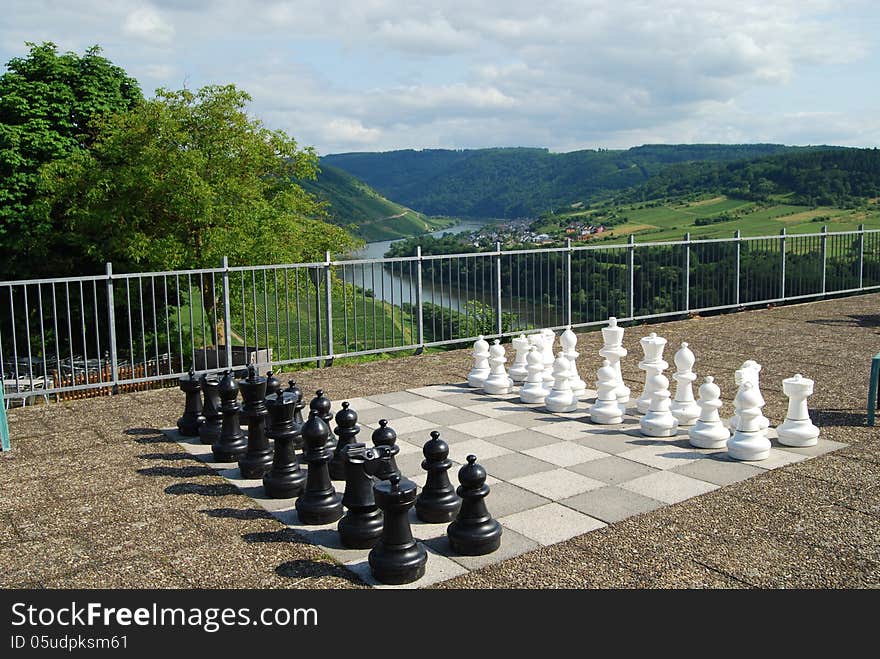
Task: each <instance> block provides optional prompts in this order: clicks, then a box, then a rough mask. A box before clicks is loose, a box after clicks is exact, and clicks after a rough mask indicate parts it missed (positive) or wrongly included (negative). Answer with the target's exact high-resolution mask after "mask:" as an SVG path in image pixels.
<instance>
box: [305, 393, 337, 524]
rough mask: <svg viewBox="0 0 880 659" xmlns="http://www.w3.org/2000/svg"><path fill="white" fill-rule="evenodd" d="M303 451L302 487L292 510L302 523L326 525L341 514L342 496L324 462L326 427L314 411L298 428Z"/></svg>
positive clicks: (326, 439)
mask: <svg viewBox="0 0 880 659" xmlns="http://www.w3.org/2000/svg"><path fill="white" fill-rule="evenodd" d="M302 437H303V443H304V445H305V453H304V455H303V458H304V459H305V461H306V462H307V463H308V465H309V471H308V478H307V479H306V489H305V491H304V492H303V493H302V494H301V495H300V497H299V499H297V500H296V512H297V513H298V515H299V521H300V522H301V523H303V524H329V523H330V522H335V521H337V520H338V519H339V518H340V517H342V512H343V511H342V496H341V495H339V494H338V493H337V492H336V490H335V489H334V488H333V483H332V482H331V481H330V472H329V470H328V469H327V463H328V462H329V461H330V455H331V453H330V449H329V448H328V447H327V441H328V438H329V437H330V426H328V425H327V424H326V423H325V422H324V420H323V419H322V418H321V417H320V416H318V412H317V411H316V410H311V411H310V412H309V420H308V421H306V422H305V423H304V424H303V427H302Z"/></svg>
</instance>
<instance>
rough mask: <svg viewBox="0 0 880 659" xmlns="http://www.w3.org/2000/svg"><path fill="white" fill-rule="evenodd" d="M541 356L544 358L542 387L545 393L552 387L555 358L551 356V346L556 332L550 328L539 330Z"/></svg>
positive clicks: (554, 340) (554, 341)
mask: <svg viewBox="0 0 880 659" xmlns="http://www.w3.org/2000/svg"><path fill="white" fill-rule="evenodd" d="M541 340H542V342H541V357H542V358H543V359H544V388H545V389H546V390H547V393H549V392H550V390H551V389H552V388H553V362H554V361H555V360H556V358H555V357H554V356H553V346H554V344H555V343H556V334H554V333H553V330H552V329H548V328H544V329H542V330H541Z"/></svg>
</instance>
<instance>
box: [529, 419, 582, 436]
mask: <svg viewBox="0 0 880 659" xmlns="http://www.w3.org/2000/svg"><path fill="white" fill-rule="evenodd" d="M529 430H533V431H535V432H541V433H544V434H545V435H551V436H553V437H558V438H559V439H566V440H576V439H581V438H582V437H584V436H585V435H586V434H587V433H589V431H590V428H589V426H587V424H585V423H583V422H582V421H572V420H566V421H561V422H559V423H553V424H540V425H537V426H531V427H530V428H529Z"/></svg>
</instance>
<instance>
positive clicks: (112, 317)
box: [56, 261, 119, 394]
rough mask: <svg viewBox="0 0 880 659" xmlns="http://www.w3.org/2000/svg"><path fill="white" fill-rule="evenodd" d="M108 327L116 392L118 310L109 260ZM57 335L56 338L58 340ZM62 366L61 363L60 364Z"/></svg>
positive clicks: (117, 380) (114, 390)
mask: <svg viewBox="0 0 880 659" xmlns="http://www.w3.org/2000/svg"><path fill="white" fill-rule="evenodd" d="M106 268H107V329H108V331H109V333H110V368H111V369H112V370H113V389H112V390H111V391H112V392H113V393H114V394H118V393H119V357H118V356H117V354H116V310H115V301H114V298H113V264H112V263H110V262H109V261H107V265H106ZM57 338H58V337H57V336H56V340H57ZM59 367H60V365H59Z"/></svg>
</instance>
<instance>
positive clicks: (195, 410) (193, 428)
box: [177, 369, 205, 437]
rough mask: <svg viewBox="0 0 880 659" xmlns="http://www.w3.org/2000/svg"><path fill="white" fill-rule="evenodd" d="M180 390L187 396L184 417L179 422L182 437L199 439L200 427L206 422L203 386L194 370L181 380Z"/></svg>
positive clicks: (178, 426) (190, 370) (178, 427)
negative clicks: (203, 409) (203, 412)
mask: <svg viewBox="0 0 880 659" xmlns="http://www.w3.org/2000/svg"><path fill="white" fill-rule="evenodd" d="M180 390H181V391H182V392H183V393H184V394H186V403H185V405H184V409H183V416H181V417H180V418H179V419H178V420H177V429H178V430H179V431H180V434H181V435H186V436H187V437H198V436H199V426H201V425H202V424H203V423H204V422H205V417H204V416H203V415H202V396H201V385H200V384H199V381H198V380H197V379H196V374H195V372H194V371H193V370H192V369H189V373H187V374H186V375H184V376H183V377H182V378H180Z"/></svg>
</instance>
